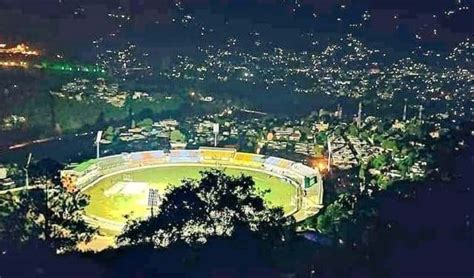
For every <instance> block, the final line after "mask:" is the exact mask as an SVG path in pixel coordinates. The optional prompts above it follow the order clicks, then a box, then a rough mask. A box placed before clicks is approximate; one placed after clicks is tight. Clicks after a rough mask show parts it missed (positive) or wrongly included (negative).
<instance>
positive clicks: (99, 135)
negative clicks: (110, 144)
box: [95, 130, 103, 158]
mask: <svg viewBox="0 0 474 278" xmlns="http://www.w3.org/2000/svg"><path fill="white" fill-rule="evenodd" d="M102 133H103V132H102V130H99V131H98V132H97V137H96V139H95V146H96V157H97V158H100V139H101V138H102Z"/></svg>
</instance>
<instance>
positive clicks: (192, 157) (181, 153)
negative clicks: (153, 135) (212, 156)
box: [169, 150, 201, 163]
mask: <svg viewBox="0 0 474 278" xmlns="http://www.w3.org/2000/svg"><path fill="white" fill-rule="evenodd" d="M200 161H201V155H200V153H199V151H198V150H171V151H170V153H169V162H170V163H198V162H200Z"/></svg>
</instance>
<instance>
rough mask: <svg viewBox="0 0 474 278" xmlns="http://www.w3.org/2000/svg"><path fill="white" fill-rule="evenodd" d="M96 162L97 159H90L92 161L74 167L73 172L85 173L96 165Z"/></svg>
mask: <svg viewBox="0 0 474 278" xmlns="http://www.w3.org/2000/svg"><path fill="white" fill-rule="evenodd" d="M96 162H97V159H90V160H87V161H84V162H82V163H81V164H79V165H77V166H76V167H74V169H73V170H74V171H76V172H84V171H85V170H87V169H88V168H89V167H90V166H92V165H94V164H95V163H96Z"/></svg>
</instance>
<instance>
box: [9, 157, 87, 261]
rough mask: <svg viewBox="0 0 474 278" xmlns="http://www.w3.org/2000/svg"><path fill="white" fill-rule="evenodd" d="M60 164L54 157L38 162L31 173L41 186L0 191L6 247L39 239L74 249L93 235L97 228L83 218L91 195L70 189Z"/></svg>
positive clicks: (58, 247) (19, 245) (58, 249)
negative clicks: (22, 189) (60, 177)
mask: <svg viewBox="0 0 474 278" xmlns="http://www.w3.org/2000/svg"><path fill="white" fill-rule="evenodd" d="M58 167H60V164H59V163H57V162H54V161H51V160H45V161H40V162H38V163H35V164H34V166H33V167H32V171H31V172H32V173H33V175H32V176H33V178H34V179H35V180H36V181H38V182H39V183H40V184H41V185H42V186H41V187H42V188H38V189H33V190H28V191H26V190H25V191H21V192H19V193H7V194H4V195H0V244H1V245H3V246H4V249H11V248H18V247H21V246H25V245H28V244H30V243H31V242H34V241H38V240H39V241H44V243H42V245H46V246H49V247H50V248H51V249H53V250H55V251H61V252H64V251H71V250H75V249H76V246H77V244H78V243H80V242H88V241H90V240H91V239H92V237H93V236H94V234H95V232H96V229H95V228H92V227H90V226H89V225H88V224H87V223H86V222H85V221H84V219H83V218H82V215H83V211H84V208H85V207H86V206H87V205H88V203H89V198H88V197H87V196H86V195H84V194H82V193H81V192H68V191H67V190H66V189H65V188H64V187H63V186H62V185H61V184H60V182H59V177H58V175H59V174H58V171H59V170H58V169H60V168H58ZM5 246H9V248H7V247H5Z"/></svg>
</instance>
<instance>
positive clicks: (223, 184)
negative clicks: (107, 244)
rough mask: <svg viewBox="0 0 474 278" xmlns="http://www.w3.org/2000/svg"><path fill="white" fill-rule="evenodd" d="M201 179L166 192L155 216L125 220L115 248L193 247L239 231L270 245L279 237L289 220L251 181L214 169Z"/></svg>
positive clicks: (278, 239) (285, 230)
mask: <svg viewBox="0 0 474 278" xmlns="http://www.w3.org/2000/svg"><path fill="white" fill-rule="evenodd" d="M201 175H202V178H201V180H183V183H182V185H181V186H179V187H174V188H173V189H172V190H171V191H169V192H168V193H167V194H166V196H165V198H164V201H163V203H162V204H161V206H160V213H159V214H158V215H157V216H155V217H152V218H150V219H147V220H135V221H129V222H128V224H127V226H126V227H125V229H124V231H123V233H122V234H121V235H120V236H119V237H118V238H117V242H118V244H119V245H134V244H152V245H154V246H157V247H167V246H169V245H172V244H176V243H185V244H189V245H191V246H195V245H200V244H203V243H205V242H207V241H208V239H209V238H211V237H227V238H228V237H233V236H235V233H236V231H238V230H242V229H244V230H248V231H250V232H251V233H253V234H256V235H258V237H259V238H261V239H264V240H270V241H272V242H276V243H278V242H281V240H282V239H283V238H284V237H285V233H287V232H288V231H289V230H288V229H289V224H291V223H292V219H287V218H284V217H283V210H282V209H281V208H267V206H266V204H265V203H264V200H263V199H262V198H261V197H260V195H261V194H260V195H259V192H257V191H256V189H255V183H254V181H253V179H252V178H251V177H249V176H244V175H242V176H240V177H232V176H228V175H226V174H224V173H223V172H221V171H218V170H212V171H205V172H202V173H201Z"/></svg>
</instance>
